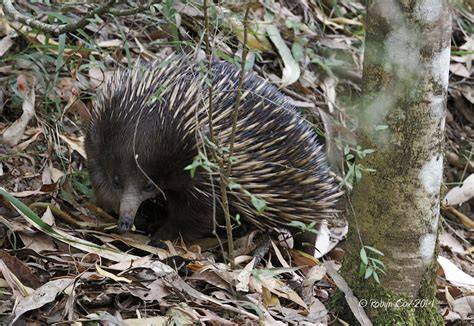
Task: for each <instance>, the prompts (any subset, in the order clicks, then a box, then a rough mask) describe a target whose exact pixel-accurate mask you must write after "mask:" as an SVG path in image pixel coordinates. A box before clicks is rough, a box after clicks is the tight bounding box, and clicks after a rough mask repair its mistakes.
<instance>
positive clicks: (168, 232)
mask: <svg viewBox="0 0 474 326" xmlns="http://www.w3.org/2000/svg"><path fill="white" fill-rule="evenodd" d="M178 238H179V231H178V230H177V229H176V227H175V226H174V225H173V224H171V223H169V222H167V223H165V224H164V225H163V226H161V227H160V228H159V229H158V230H157V231H156V232H155V233H153V234H152V236H151V241H150V245H152V246H155V247H158V248H166V245H165V244H164V243H163V241H164V240H176V239H178Z"/></svg>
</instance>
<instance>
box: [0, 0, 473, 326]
mask: <svg viewBox="0 0 474 326" xmlns="http://www.w3.org/2000/svg"><path fill="white" fill-rule="evenodd" d="M4 2H8V1H4ZM130 2H131V3H133V1H130ZM142 2H143V1H142ZM91 3H92V2H91ZM99 3H100V2H98V3H97V4H93V3H92V4H90V5H77V4H75V1H70V2H67V3H62V1H61V2H60V1H58V2H54V4H49V1H25V0H18V1H15V3H14V4H15V6H16V9H18V10H19V11H21V12H22V13H23V14H25V15H29V16H34V17H35V18H36V19H37V21H41V22H43V23H56V24H63V23H70V22H71V21H77V20H79V19H81V17H84V16H86V15H88V14H89V13H90V12H91V11H92V10H94V9H96V8H97V7H98V6H101V4H99ZM103 3H106V2H105V1H104V2H103ZM135 3H136V2H135ZM197 3H199V2H197ZM103 6H106V5H103ZM121 6H123V7H120V8H118V9H120V10H126V9H130V8H133V4H132V7H128V6H127V5H121ZM0 8H1V7H0ZM116 9H117V8H116ZM118 9H117V10H118ZM139 9H140V10H137V11H139V12H138V13H134V14H132V15H121V14H120V13H118V12H116V11H117V10H116V11H115V12H114V11H111V10H108V11H107V10H105V11H104V12H102V13H97V14H96V15H94V16H93V17H91V18H90V20H89V21H88V23H87V25H85V26H83V27H81V28H77V29H75V30H73V31H70V32H68V33H65V34H61V35H60V36H51V34H48V33H44V32H41V31H38V30H36V29H32V28H30V27H29V26H27V25H24V24H22V23H20V22H18V21H15V20H13V19H11V18H8V17H7V16H4V15H3V14H2V13H1V12H0V62H1V64H0V135H1V136H0V183H1V188H2V189H0V194H1V195H3V196H0V248H1V249H0V321H3V322H5V323H8V322H12V321H16V322H18V323H19V324H24V323H27V324H38V325H39V324H52V323H68V322H72V321H75V322H76V324H79V323H87V322H93V321H95V322H101V323H110V324H112V325H114V324H116V325H120V324H124V325H125V324H126V325H152V324H154V325H156V324H164V323H173V322H174V323H176V324H192V323H196V322H198V321H200V322H203V323H208V324H215V325H220V324H223V325H231V324H254V323H263V324H268V325H285V324H297V323H301V324H307V325H313V324H319V323H321V324H333V323H336V324H346V322H347V320H346V316H340V315H338V312H337V310H336V309H335V307H334V306H333V305H332V304H331V302H332V299H333V298H334V296H335V293H336V292H337V291H338V289H343V288H345V287H347V285H346V284H344V283H341V281H337V280H335V279H334V278H333V277H331V274H332V273H335V271H336V270H337V269H338V267H339V266H340V264H341V261H342V259H343V257H344V250H343V249H342V248H340V247H339V246H338V244H339V242H340V241H343V238H344V235H345V233H346V232H347V229H346V228H340V229H332V230H329V231H328V230H327V228H322V229H321V230H320V231H321V234H320V238H319V240H318V241H319V242H318V244H317V248H318V250H319V251H320V253H319V255H318V258H315V257H311V256H308V255H306V254H304V253H302V252H300V251H297V250H293V249H290V248H288V247H287V246H285V245H283V244H282V243H280V242H279V241H278V239H271V240H265V237H264V236H263V235H262V234H261V232H258V231H252V232H250V233H247V234H244V235H242V236H241V237H239V238H238V239H236V240H235V241H236V257H237V258H236V263H237V268H236V269H234V270H232V269H230V268H229V265H228V264H226V262H225V260H224V259H223V256H222V251H221V249H220V248H219V247H218V246H216V245H215V243H213V242H211V243H209V242H203V243H198V244H196V245H193V246H186V245H185V244H184V243H182V242H178V243H172V242H167V244H166V245H167V246H166V248H165V249H163V248H156V247H153V246H150V245H149V244H148V243H149V240H150V239H149V235H148V234H147V233H146V232H140V230H136V231H135V232H131V233H128V234H120V233H119V232H118V231H117V228H116V226H115V224H116V222H115V217H112V216H111V215H109V214H108V213H106V212H104V211H102V210H101V209H100V208H99V207H97V206H96V205H95V204H94V201H93V193H92V188H91V185H90V182H89V179H88V174H87V166H86V154H85V150H84V129H85V126H86V125H87V122H88V119H89V117H90V112H91V108H92V103H93V100H94V96H95V94H96V91H97V89H98V88H99V87H101V85H102V84H103V83H104V80H105V79H106V78H107V76H109V75H110V74H111V72H112V71H113V70H114V69H115V68H117V67H126V66H130V65H132V64H133V62H135V61H136V60H137V59H138V58H142V59H145V60H153V59H163V58H165V57H167V56H169V55H170V54H172V53H177V52H183V51H185V52H188V53H195V54H197V55H200V56H205V52H204V51H203V49H204V48H205V47H204V41H203V33H204V31H205V27H204V14H203V9H202V6H201V5H197V4H196V2H195V1H170V0H165V1H161V2H158V3H156V4H153V5H152V6H147V7H145V8H139ZM0 10H1V9H0ZM245 10H246V7H245V6H244V5H242V3H241V2H238V1H236V2H234V1H227V2H221V3H218V4H214V3H213V4H212V6H211V8H210V10H209V13H210V15H209V17H210V18H209V19H210V20H209V22H210V28H209V30H208V32H209V34H210V41H211V44H212V49H213V54H214V55H215V56H217V57H220V58H221V59H224V60H228V61H230V62H233V63H235V64H236V65H237V66H239V60H238V59H236V58H240V57H241V54H242V43H241V42H242V40H243V38H244V32H243V30H244V29H243V21H244V12H245ZM4 11H5V10H4ZM453 13H454V20H453V33H452V50H451V65H450V86H449V98H448V103H447V106H448V113H447V120H446V146H445V154H446V161H445V162H446V163H445V173H444V176H445V179H444V184H443V189H442V191H443V193H444V194H446V193H448V194H450V196H451V197H449V202H450V203H452V202H453V201H459V202H460V205H456V206H454V205H453V206H445V205H442V211H441V216H442V218H441V226H440V246H441V250H440V258H439V259H438V263H439V268H438V272H437V273H438V278H437V284H438V293H437V298H438V300H439V302H438V305H439V311H440V313H441V314H442V315H443V317H444V319H445V321H446V323H448V324H461V323H463V322H467V320H471V322H472V320H473V318H474V316H473V315H472V309H473V307H474V299H473V298H474V297H473V296H472V293H473V292H474V284H473V283H472V280H473V277H472V276H473V275H474V264H473V261H474V258H473V255H474V247H472V242H473V240H474V239H473V233H472V232H470V231H472V229H474V225H473V216H474V200H473V199H472V198H470V197H469V196H468V195H464V197H463V195H460V194H459V192H458V193H456V191H454V192H451V191H450V190H451V189H453V188H455V187H457V186H460V185H462V184H463V181H464V186H463V187H464V188H463V189H464V191H465V194H467V193H468V192H469V191H470V193H471V196H472V193H473V190H472V189H474V177H473V176H472V174H473V173H474V145H473V144H474V110H473V103H474V91H473V82H474V80H473V77H472V69H473V67H472V62H473V58H474V52H473V51H474V37H473V35H474V34H473V26H474V14H473V8H472V7H469V4H468V2H467V1H466V4H459V5H457V6H456V7H454V8H453ZM122 14H123V12H122ZM364 20H365V8H364V5H363V4H361V3H359V2H358V1H346V0H340V1H337V2H331V1H292V0H283V1H280V2H279V3H277V2H274V1H261V2H255V3H252V5H251V8H250V24H249V27H248V31H249V33H248V40H247V45H248V48H249V49H250V52H249V54H248V55H247V58H246V64H247V65H248V67H249V68H251V69H252V70H253V71H254V72H255V73H256V74H258V75H259V76H261V77H262V78H264V79H267V80H269V81H271V82H273V83H275V84H277V85H280V86H281V90H282V92H284V93H285V94H286V95H287V96H288V97H289V99H290V101H291V102H292V103H293V104H294V105H295V106H297V107H298V108H300V109H301V111H302V112H303V113H304V114H305V116H306V117H307V119H308V120H310V121H311V122H313V123H314V125H315V128H316V129H317V130H320V131H321V130H325V131H326V132H325V133H324V135H325V136H324V137H325V139H326V143H327V144H328V146H327V148H328V155H329V161H330V163H331V167H332V169H333V171H334V172H335V173H336V174H337V176H338V180H339V182H340V183H341V188H343V189H346V190H349V189H350V188H351V184H352V180H353V177H354V175H353V174H351V172H350V171H354V170H353V169H351V163H352V161H351V157H350V156H348V155H346V154H347V153H349V152H351V151H352V152H353V151H357V150H358V149H357V147H355V136H354V134H353V129H354V125H355V123H356V121H355V120H354V118H353V117H352V116H351V115H350V114H349V112H350V110H351V109H353V108H354V107H355V106H356V105H357V103H358V101H357V99H358V98H359V96H360V94H361V87H362V59H363V57H362V55H363V40H364ZM321 133H323V132H322V131H321ZM348 171H349V172H348ZM469 176H470V179H469V180H470V181H468V177H469ZM362 177H363V176H362ZM468 187H470V188H469V189H470V190H469V189H468ZM321 256H322V257H321ZM332 275H334V274H332ZM20 322H24V323H20Z"/></svg>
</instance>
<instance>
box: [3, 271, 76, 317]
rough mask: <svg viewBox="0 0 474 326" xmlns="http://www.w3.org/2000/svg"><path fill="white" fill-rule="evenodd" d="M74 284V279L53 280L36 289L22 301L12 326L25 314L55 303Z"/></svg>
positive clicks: (16, 309) (15, 312) (16, 310)
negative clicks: (58, 296)
mask: <svg viewBox="0 0 474 326" xmlns="http://www.w3.org/2000/svg"><path fill="white" fill-rule="evenodd" d="M0 263H1V262H0ZM73 284H74V279H73V278H61V279H57V280H52V281H49V282H48V283H45V284H44V285H42V286H41V287H39V288H38V289H36V290H35V291H34V292H33V293H31V294H30V295H29V296H27V297H24V298H22V299H20V301H19V302H18V304H17V305H16V307H15V310H14V316H15V317H14V318H13V321H12V324H13V323H14V322H15V321H16V320H17V319H18V318H19V317H21V316H22V315H23V314H24V313H26V312H28V311H31V310H35V309H38V308H40V307H42V306H44V305H45V304H47V303H50V302H53V301H54V300H55V299H56V296H57V295H58V294H60V293H62V292H63V291H64V290H66V288H67V287H68V286H72V285H73Z"/></svg>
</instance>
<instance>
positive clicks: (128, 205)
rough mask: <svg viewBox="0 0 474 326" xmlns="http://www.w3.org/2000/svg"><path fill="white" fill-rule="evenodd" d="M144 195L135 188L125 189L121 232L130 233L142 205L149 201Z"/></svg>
mask: <svg viewBox="0 0 474 326" xmlns="http://www.w3.org/2000/svg"><path fill="white" fill-rule="evenodd" d="M148 197H149V196H144V194H143V193H141V192H140V191H137V190H136V189H135V188H134V187H127V188H126V189H124V192H123V194H122V198H121V200H120V216H119V221H118V227H119V230H120V231H130V229H131V228H132V225H133V221H134V220H135V215H136V214H137V211H138V208H139V207H140V204H141V203H142V202H143V201H145V200H146V199H148Z"/></svg>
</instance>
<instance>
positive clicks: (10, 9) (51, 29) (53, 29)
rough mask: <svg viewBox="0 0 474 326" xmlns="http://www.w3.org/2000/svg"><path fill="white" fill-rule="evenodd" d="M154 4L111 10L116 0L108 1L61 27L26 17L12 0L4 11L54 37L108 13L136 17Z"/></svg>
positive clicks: (3, 0) (5, 5) (14, 18)
mask: <svg viewBox="0 0 474 326" xmlns="http://www.w3.org/2000/svg"><path fill="white" fill-rule="evenodd" d="M152 2H153V1H150V2H148V3H147V4H146V5H143V6H139V7H136V8H131V9H124V10H119V9H114V8H111V7H112V5H114V4H115V3H116V0H108V1H107V2H106V3H105V4H104V5H103V6H100V7H98V8H96V9H94V10H92V11H91V12H90V13H88V14H87V15H85V16H84V17H82V18H81V19H79V20H78V21H76V22H74V23H69V24H62V25H59V24H47V23H43V22H41V21H39V20H37V19H34V18H32V17H30V16H27V15H24V14H22V13H21V12H19V11H18V10H17V9H16V8H15V7H14V6H13V4H12V2H11V0H2V4H3V9H4V10H5V13H6V14H7V15H8V16H10V17H11V18H12V19H13V20H14V21H17V22H20V23H23V24H25V25H27V26H29V27H31V28H34V29H37V30H40V31H42V32H45V33H51V34H53V35H59V34H64V33H69V32H73V31H75V30H77V29H80V28H83V27H85V26H86V25H87V24H88V23H89V19H91V18H93V17H95V16H100V15H103V14H106V13H111V14H113V15H115V16H127V15H134V14H136V13H138V12H140V11H143V10H145V9H146V8H147V7H149V6H150V5H151V3H152Z"/></svg>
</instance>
